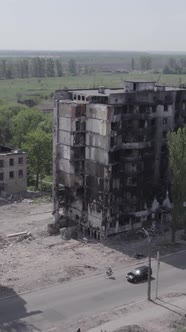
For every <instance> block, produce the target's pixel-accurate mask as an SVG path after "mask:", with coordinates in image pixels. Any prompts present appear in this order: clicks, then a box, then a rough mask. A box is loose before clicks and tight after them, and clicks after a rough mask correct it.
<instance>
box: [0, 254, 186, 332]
mask: <svg viewBox="0 0 186 332" xmlns="http://www.w3.org/2000/svg"><path fill="white" fill-rule="evenodd" d="M162 260H163V262H162V261H161V264H160V279H159V294H160V295H163V294H166V293H168V292H176V291H178V290H179V291H180V290H183V292H185V289H186V270H185V269H186V252H182V253H179V254H175V255H172V256H169V257H166V258H164V259H162ZM139 265H140V264H139ZM152 269H153V275H154V277H156V262H155V261H153V262H152ZM128 271H129V268H124V269H123V270H120V271H117V272H116V274H115V275H116V280H108V279H105V277H104V276H103V275H98V276H94V277H89V278H85V279H80V280H76V281H72V282H69V283H65V284H62V285H58V286H54V287H50V288H46V289H43V290H39V291H33V292H31V293H27V294H23V295H16V296H14V297H12V298H7V299H2V300H0V331H9V330H8V329H6V326H7V325H10V326H13V327H14V328H15V330H16V331H24V332H26V331H48V330H50V329H53V328H55V326H59V325H60V324H62V323H63V322H64V321H66V322H67V321H68V320H69V321H71V322H72V321H76V319H79V318H80V317H87V316H91V315H96V314H98V313H101V312H104V311H107V310H111V309H113V308H115V307H119V306H122V305H124V304H129V303H132V302H137V301H142V300H144V299H145V298H146V292H147V283H146V282H144V283H139V284H130V283H128V282H127V281H126V279H125V275H126V273H127V272H128ZM33 273H34V271H33ZM155 285H156V282H155V280H153V281H152V295H154V294H155ZM15 320H16V321H17V323H15ZM15 324H17V325H15ZM22 324H25V327H24V329H22V330H21V328H22ZM34 328H35V329H34ZM51 331H52V330H51ZM54 331H55V330H54Z"/></svg>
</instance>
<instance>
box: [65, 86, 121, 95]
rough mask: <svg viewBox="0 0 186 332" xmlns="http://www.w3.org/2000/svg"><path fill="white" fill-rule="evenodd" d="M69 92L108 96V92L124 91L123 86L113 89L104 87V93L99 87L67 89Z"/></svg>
mask: <svg viewBox="0 0 186 332" xmlns="http://www.w3.org/2000/svg"><path fill="white" fill-rule="evenodd" d="M68 91H69V92H70V93H73V94H83V95H86V96H102V97H108V96H110V94H115V93H124V89H123V88H115V89H111V88H105V89H104V93H103V92H99V88H97V89H84V90H81V89H80V90H79V89H77V90H68Z"/></svg>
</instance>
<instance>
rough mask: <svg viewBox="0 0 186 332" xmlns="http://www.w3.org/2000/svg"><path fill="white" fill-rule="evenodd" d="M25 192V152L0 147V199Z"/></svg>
mask: <svg viewBox="0 0 186 332" xmlns="http://www.w3.org/2000/svg"><path fill="white" fill-rule="evenodd" d="M26 190H27V157H26V152H23V151H22V150H14V149H11V148H9V147H6V146H3V145H0V197H7V196H8V195H12V194H17V193H24V192H26Z"/></svg>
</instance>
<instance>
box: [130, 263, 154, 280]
mask: <svg viewBox="0 0 186 332" xmlns="http://www.w3.org/2000/svg"><path fill="white" fill-rule="evenodd" d="M148 273H149V267H148V266H146V265H144V266H140V267H137V268H136V269H134V270H133V271H131V272H129V273H127V275H126V278H127V280H128V281H130V282H134V283H135V282H138V281H141V280H147V279H148ZM150 275H152V269H151V271H150Z"/></svg>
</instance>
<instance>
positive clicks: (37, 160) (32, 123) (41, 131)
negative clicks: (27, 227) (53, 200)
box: [0, 102, 52, 189]
mask: <svg viewBox="0 0 186 332" xmlns="http://www.w3.org/2000/svg"><path fill="white" fill-rule="evenodd" d="M0 142H1V144H3V145H8V146H10V147H11V146H12V147H17V148H22V149H23V150H25V151H27V152H28V161H29V162H28V165H29V168H28V180H29V182H30V183H33V182H35V186H36V188H37V189H38V187H39V182H40V181H42V179H43V177H44V176H46V175H51V173H52V115H50V114H44V113H42V112H41V111H39V110H37V109H30V108H27V107H25V106H22V105H6V104H4V103H2V102H1V103H0Z"/></svg>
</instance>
